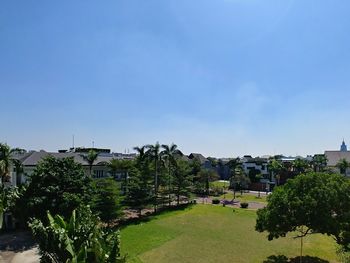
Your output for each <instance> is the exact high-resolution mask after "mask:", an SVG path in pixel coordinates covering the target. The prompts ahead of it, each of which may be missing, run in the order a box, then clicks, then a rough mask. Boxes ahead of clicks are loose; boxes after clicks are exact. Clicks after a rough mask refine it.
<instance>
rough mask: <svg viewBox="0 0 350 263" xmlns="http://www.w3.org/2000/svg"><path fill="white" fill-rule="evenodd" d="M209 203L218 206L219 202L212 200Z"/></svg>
mask: <svg viewBox="0 0 350 263" xmlns="http://www.w3.org/2000/svg"><path fill="white" fill-rule="evenodd" d="M211 203H212V204H214V205H217V204H220V200H219V199H213V200H211Z"/></svg>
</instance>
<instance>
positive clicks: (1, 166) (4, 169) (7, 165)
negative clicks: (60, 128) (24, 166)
mask: <svg viewBox="0 0 350 263" xmlns="http://www.w3.org/2000/svg"><path fill="white" fill-rule="evenodd" d="M24 152H25V150H23V149H19V148H13V149H11V148H10V146H8V145H7V144H6V143H0V176H1V183H2V184H4V183H5V182H6V181H8V180H9V177H10V172H11V171H10V169H11V165H14V166H15V167H16V168H17V167H18V168H19V167H20V165H19V164H20V162H19V160H18V159H16V158H15V155H16V154H22V153H24Z"/></svg>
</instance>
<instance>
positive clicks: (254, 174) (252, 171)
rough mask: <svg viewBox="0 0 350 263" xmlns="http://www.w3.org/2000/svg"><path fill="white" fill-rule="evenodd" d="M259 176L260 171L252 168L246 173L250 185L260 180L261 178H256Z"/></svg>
mask: <svg viewBox="0 0 350 263" xmlns="http://www.w3.org/2000/svg"><path fill="white" fill-rule="evenodd" d="M260 174H261V171H260V170H258V169H255V168H254V167H253V169H250V170H249V172H248V176H249V179H250V181H251V182H252V183H256V182H258V181H259V180H260V179H261V176H260V177H259V176H258V175H260Z"/></svg>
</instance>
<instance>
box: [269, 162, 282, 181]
mask: <svg viewBox="0 0 350 263" xmlns="http://www.w3.org/2000/svg"><path fill="white" fill-rule="evenodd" d="M267 167H268V170H269V172H270V173H272V175H273V176H275V178H276V183H277V185H279V184H280V177H281V172H282V171H283V169H284V167H283V164H282V162H281V161H280V160H279V159H277V158H273V159H271V160H270V161H269V163H268V165H267Z"/></svg>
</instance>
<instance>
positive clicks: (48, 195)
mask: <svg viewBox="0 0 350 263" xmlns="http://www.w3.org/2000/svg"><path fill="white" fill-rule="evenodd" d="M28 181H29V184H28V186H27V187H26V190H25V191H24V193H23V196H21V198H20V200H19V202H20V203H19V205H20V207H22V208H23V209H22V210H21V211H19V212H20V213H24V214H23V215H22V216H24V219H25V218H28V217H37V218H39V219H43V218H44V219H45V218H46V211H50V212H51V214H53V215H56V214H60V215H63V216H68V215H70V214H71V212H72V211H73V209H75V208H77V207H78V206H79V205H81V204H87V203H89V202H90V201H91V198H92V195H91V187H90V186H91V179H90V178H88V177H86V176H85V175H84V171H83V168H82V166H81V165H80V164H79V163H76V162H75V161H74V159H73V158H62V159H56V158H54V157H52V156H48V157H46V158H44V159H43V160H42V161H40V162H39V164H38V166H37V167H36V168H35V170H34V172H33V174H31V175H29V176H28Z"/></svg>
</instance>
